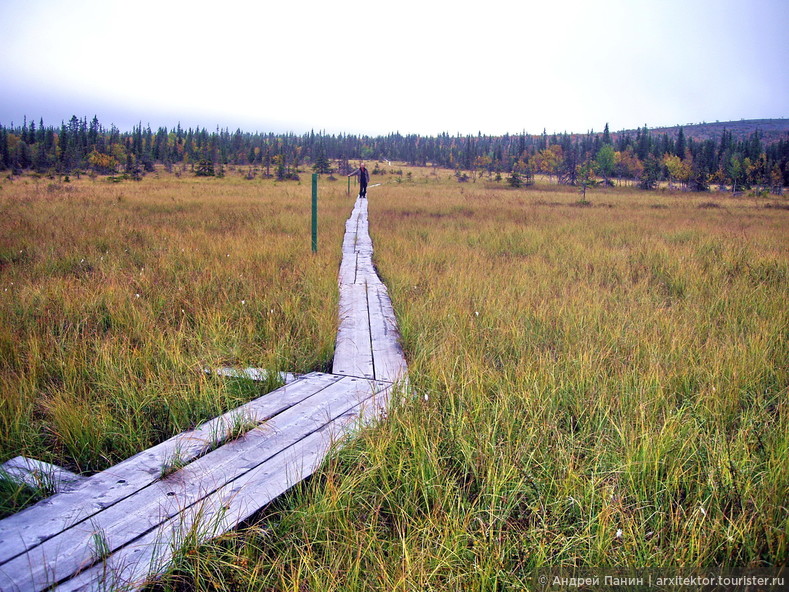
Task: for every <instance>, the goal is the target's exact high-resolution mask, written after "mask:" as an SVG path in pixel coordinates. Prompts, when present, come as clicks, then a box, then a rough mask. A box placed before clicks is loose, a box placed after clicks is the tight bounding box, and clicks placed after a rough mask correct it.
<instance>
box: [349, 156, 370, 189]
mask: <svg viewBox="0 0 789 592" xmlns="http://www.w3.org/2000/svg"><path fill="white" fill-rule="evenodd" d="M354 175H358V176H359V197H365V198H366V197H367V184H368V183H369V182H370V171H368V170H367V167H365V166H364V163H363V162H360V163H359V168H358V169H356V170H355V171H354V172H352V173H351V174H350V175H348V176H349V177H353V176H354Z"/></svg>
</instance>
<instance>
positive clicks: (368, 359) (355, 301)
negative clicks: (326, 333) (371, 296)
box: [332, 284, 375, 379]
mask: <svg viewBox="0 0 789 592" xmlns="http://www.w3.org/2000/svg"><path fill="white" fill-rule="evenodd" d="M332 373H333V374H339V375H344V376H359V377H362V378H368V379H373V378H374V374H375V373H374V370H373V352H372V346H371V342H370V323H369V319H368V316H367V291H366V286H365V285H363V284H350V285H343V286H341V287H340V326H339V329H338V331H337V341H336V343H335V347H334V362H333V366H332Z"/></svg>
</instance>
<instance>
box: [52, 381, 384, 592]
mask: <svg viewBox="0 0 789 592" xmlns="http://www.w3.org/2000/svg"><path fill="white" fill-rule="evenodd" d="M390 389H391V387H387V388H385V389H383V390H381V391H378V392H377V393H376V394H375V395H373V396H371V397H369V398H367V399H366V400H364V401H363V402H361V403H360V404H358V405H356V406H354V407H353V408H352V409H349V410H348V411H347V412H346V413H344V414H342V415H340V416H338V417H337V418H335V419H333V420H332V421H331V422H328V423H327V424H325V425H324V426H322V427H321V428H320V429H319V430H316V431H315V432H313V433H311V434H310V435H308V436H306V437H305V438H303V439H302V440H300V441H298V442H297V443H296V444H294V445H293V446H292V447H290V448H288V449H286V450H284V451H282V452H280V453H278V454H276V455H274V456H273V457H271V458H270V459H268V460H266V461H265V462H263V463H261V464H260V465H258V466H257V467H255V468H254V469H253V470H251V471H249V472H248V473H246V474H245V475H243V476H242V477H240V478H239V479H238V480H236V481H234V482H233V483H230V484H228V485H226V486H225V487H223V488H221V489H219V490H217V491H216V492H215V493H213V494H211V495H210V496H208V497H207V498H206V499H205V500H203V501H202V502H201V503H200V504H196V505H194V506H191V507H190V508H189V509H188V510H187V511H185V512H182V513H181V514H180V515H179V516H177V517H175V518H171V519H170V520H167V521H165V522H164V523H163V524H162V525H161V526H160V527H158V528H157V529H155V530H154V531H151V532H149V533H147V534H145V535H144V536H142V537H141V538H140V539H138V540H136V541H134V542H133V543H132V544H130V545H128V546H126V547H124V548H122V549H120V550H119V551H117V552H116V553H114V554H113V555H111V556H110V557H109V558H108V559H107V560H106V562H102V563H98V564H97V565H95V566H94V567H92V568H90V569H89V570H87V571H85V572H83V573H81V574H79V575H78V576H76V577H75V578H73V579H71V580H69V581H67V582H65V583H64V584H62V585H61V586H60V587H59V588H57V590H58V591H60V592H77V591H80V592H84V591H86V590H95V589H97V588H99V587H100V586H107V587H109V588H122V587H125V586H131V587H132V588H136V587H140V586H142V585H143V584H144V583H145V581H146V579H148V578H149V576H150V574H156V573H161V572H162V571H163V570H164V568H165V567H166V564H167V563H168V562H169V561H170V560H171V558H172V554H173V546H178V544H179V542H180V541H182V540H183V539H184V534H185V533H187V532H190V531H194V530H197V531H198V532H201V533H202V537H201V538H202V540H206V539H208V538H211V537H213V536H218V535H219V534H221V533H223V532H226V531H228V530H230V529H232V528H234V527H235V526H237V525H238V524H239V523H240V522H241V521H243V520H246V519H247V518H249V517H250V516H251V515H252V514H253V513H254V512H256V511H257V510H258V509H260V508H262V507H263V506H264V505H266V504H267V503H269V502H270V501H271V500H273V499H274V498H276V497H277V496H279V495H281V494H282V493H284V492H285V491H286V490H287V489H289V488H290V487H292V486H293V485H294V484H296V483H298V482H299V481H301V480H302V479H303V478H305V477H307V476H308V475H310V474H312V473H313V472H314V471H315V469H317V467H319V466H320V464H321V462H322V461H323V459H324V458H325V456H326V454H327V453H328V452H329V450H330V449H331V446H332V444H333V443H335V442H336V441H337V440H338V439H339V438H341V437H343V434H346V433H347V432H348V431H349V430H350V429H353V427H354V426H355V425H367V424H369V423H370V422H372V421H375V420H376V419H377V418H378V417H380V413H381V410H382V409H385V408H386V405H387V401H388V396H389V392H390ZM198 524H199V525H202V528H201V529H196V525H198Z"/></svg>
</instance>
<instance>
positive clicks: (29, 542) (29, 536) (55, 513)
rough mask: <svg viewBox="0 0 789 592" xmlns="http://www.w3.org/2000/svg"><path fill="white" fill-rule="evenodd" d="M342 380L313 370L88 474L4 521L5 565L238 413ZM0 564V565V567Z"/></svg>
mask: <svg viewBox="0 0 789 592" xmlns="http://www.w3.org/2000/svg"><path fill="white" fill-rule="evenodd" d="M340 379H341V377H340V376H333V375H330V374H320V373H314V374H308V375H305V376H304V377H302V378H301V379H299V380H297V381H295V382H293V383H292V384H289V385H286V386H284V387H282V388H280V389H277V390H276V391H273V392H271V393H268V394H267V395H263V396H262V397H259V398H257V399H255V400H253V401H250V402H249V403H246V404H245V405H242V406H241V407H239V408H238V409H234V410H233V411H230V412H228V413H225V414H224V415H221V416H219V417H217V418H215V419H212V420H211V421H208V422H206V423H205V424H203V425H201V426H199V427H198V428H196V429H194V430H191V431H189V432H185V433H182V434H178V435H177V436H175V437H173V438H170V439H169V440H166V441H165V442H162V443H161V444H158V445H156V446H154V447H152V448H149V449H148V450H146V451H144V452H141V453H140V454H137V455H135V456H133V457H131V458H129V459H126V460H125V461H122V462H120V463H118V464H117V465H115V466H113V467H110V468H109V469H107V470H105V471H102V472H101V473H97V474H96V475H93V476H92V477H89V478H87V479H85V480H84V481H83V482H82V483H81V484H80V485H79V486H78V487H76V488H75V489H74V490H72V491H66V492H63V493H59V494H56V495H53V496H51V497H49V498H47V499H45V500H42V501H40V502H38V503H37V504H35V505H34V506H31V507H30V508H27V509H25V510H22V511H21V512H18V513H16V514H14V515H12V516H9V517H8V518H5V519H4V520H1V521H0V566H1V565H2V564H3V563H4V562H6V561H8V560H9V559H11V558H13V557H15V556H17V555H19V554H21V553H24V552H25V551H26V550H28V549H29V548H31V547H33V546H35V545H38V544H39V543H40V542H42V541H44V540H46V539H48V538H50V537H52V536H54V535H56V534H57V533H59V532H61V531H62V530H64V529H65V528H68V527H69V526H71V525H73V524H75V523H77V522H79V521H81V520H85V519H87V518H90V517H91V516H93V515H94V514H96V513H97V512H100V511H101V510H102V509H104V508H106V507H108V506H110V505H112V504H114V503H116V502H118V501H119V500H122V499H124V498H126V497H128V496H129V495H132V494H133V493H135V492H136V491H139V490H140V489H142V488H144V487H146V486H147V485H149V484H150V483H151V482H153V481H155V480H156V479H157V478H159V476H160V475H161V470H162V467H163V466H164V465H165V464H166V463H168V462H171V461H172V460H173V459H174V458H175V457H176V456H177V457H178V458H180V460H181V462H184V463H187V462H190V461H192V460H193V459H195V458H197V457H198V456H200V455H201V454H204V453H205V452H206V451H207V450H208V449H209V448H210V447H211V446H213V445H215V444H216V443H217V442H219V441H220V440H221V439H222V438H223V437H224V436H225V435H226V433H227V431H228V428H229V427H232V425H233V424H234V422H237V421H239V419H238V418H243V419H248V420H250V421H257V422H262V421H265V420H267V419H269V418H270V417H272V416H273V415H276V414H278V413H280V412H282V411H283V410H285V409H287V408H289V407H292V406H293V405H295V404H297V403H298V402H300V401H302V400H304V399H305V398H307V397H309V396H312V395H313V394H315V390H316V388H319V387H321V386H322V388H326V387H328V386H330V385H332V384H334V383H336V382H338V381H339V380H340ZM0 569H1V568H0Z"/></svg>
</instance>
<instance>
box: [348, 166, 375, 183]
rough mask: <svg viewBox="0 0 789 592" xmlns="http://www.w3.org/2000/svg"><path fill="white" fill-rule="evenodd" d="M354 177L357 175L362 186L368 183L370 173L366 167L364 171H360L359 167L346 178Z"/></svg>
mask: <svg viewBox="0 0 789 592" xmlns="http://www.w3.org/2000/svg"><path fill="white" fill-rule="evenodd" d="M354 175H357V176H358V177H359V183H361V184H362V185H367V184H368V183H369V182H370V171H369V170H368V169H367V167H364V169H362V167H359V168H358V169H356V170H355V171H354V172H352V173H351V174H350V175H348V176H349V177H353V176H354Z"/></svg>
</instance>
